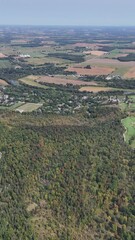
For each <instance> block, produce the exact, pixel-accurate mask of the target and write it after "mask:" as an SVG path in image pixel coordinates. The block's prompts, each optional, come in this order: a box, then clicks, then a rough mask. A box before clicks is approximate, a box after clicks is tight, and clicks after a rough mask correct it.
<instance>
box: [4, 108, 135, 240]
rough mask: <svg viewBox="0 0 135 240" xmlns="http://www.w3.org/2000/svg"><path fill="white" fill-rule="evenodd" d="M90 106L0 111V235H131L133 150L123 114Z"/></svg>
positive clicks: (46, 237)
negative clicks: (87, 109) (86, 109)
mask: <svg viewBox="0 0 135 240" xmlns="http://www.w3.org/2000/svg"><path fill="white" fill-rule="evenodd" d="M95 111H96V112H94V113H91V115H90V116H86V115H85V114H84V115H80V116H78V115H77V116H74V117H70V116H69V117H67V118H65V117H64V116H56V115H48V116H42V115H41V116H36V115H35V116H33V115H32V114H30V115H21V114H17V113H10V114H9V113H7V112H5V113H4V112H3V111H1V124H0V131H1V134H0V152H1V158H0V165H1V170H0V189H1V193H0V219H1V222H0V239H3V240H9V239H15V240H17V239H27V240H28V239H30V240H31V239H34V240H39V239H40V240H42V239H47V240H48V239H50V240H51V239H54V240H55V239H56V240H57V239H61V240H62V239H63V240H64V239H76V240H78V239H80V240H81V239H82V240H83V239H84V240H85V239H92V240H94V239H110V240H115V239H123V240H125V239H128V240H133V239H134V237H135V235H134V217H133V215H134V208H133V189H134V172H133V164H134V158H135V152H134V150H131V149H130V148H129V147H128V145H126V143H125V142H124V139H123V131H124V129H123V127H122V124H121V118H122V117H124V115H122V113H121V112H120V111H119V110H118V109H115V108H114V109H113V108H110V110H109V111H107V110H106V111H104V112H103V111H101V108H97V110H95ZM95 113H96V114H95ZM76 119H78V121H77V120H76Z"/></svg>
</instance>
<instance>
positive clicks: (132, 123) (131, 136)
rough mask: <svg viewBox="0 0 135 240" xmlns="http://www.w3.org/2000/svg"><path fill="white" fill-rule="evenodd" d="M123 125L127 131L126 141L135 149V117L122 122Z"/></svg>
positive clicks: (125, 134)
mask: <svg viewBox="0 0 135 240" xmlns="http://www.w3.org/2000/svg"><path fill="white" fill-rule="evenodd" d="M122 124H123V126H124V127H125V129H126V132H125V133H124V139H125V141H126V143H128V144H129V145H130V146H131V147H132V148H135V117H127V118H125V119H123V120H122Z"/></svg>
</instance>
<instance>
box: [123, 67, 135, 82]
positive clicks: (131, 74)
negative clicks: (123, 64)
mask: <svg viewBox="0 0 135 240" xmlns="http://www.w3.org/2000/svg"><path fill="white" fill-rule="evenodd" d="M124 78H128V79H135V66H134V67H133V68H131V69H129V71H127V72H126V73H125V74H124Z"/></svg>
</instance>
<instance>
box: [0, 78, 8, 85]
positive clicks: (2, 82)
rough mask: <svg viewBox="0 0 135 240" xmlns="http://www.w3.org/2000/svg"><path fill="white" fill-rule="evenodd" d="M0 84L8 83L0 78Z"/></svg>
mask: <svg viewBox="0 0 135 240" xmlns="http://www.w3.org/2000/svg"><path fill="white" fill-rule="evenodd" d="M0 85H2V86H7V85H8V83H7V82H6V81H5V80H2V79H0Z"/></svg>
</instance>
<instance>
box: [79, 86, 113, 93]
mask: <svg viewBox="0 0 135 240" xmlns="http://www.w3.org/2000/svg"><path fill="white" fill-rule="evenodd" d="M111 90H113V89H112V88H107V87H81V88H80V89H79V91H80V92H94V93H97V92H107V91H111Z"/></svg>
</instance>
